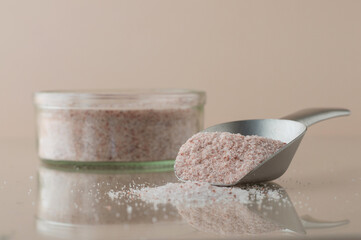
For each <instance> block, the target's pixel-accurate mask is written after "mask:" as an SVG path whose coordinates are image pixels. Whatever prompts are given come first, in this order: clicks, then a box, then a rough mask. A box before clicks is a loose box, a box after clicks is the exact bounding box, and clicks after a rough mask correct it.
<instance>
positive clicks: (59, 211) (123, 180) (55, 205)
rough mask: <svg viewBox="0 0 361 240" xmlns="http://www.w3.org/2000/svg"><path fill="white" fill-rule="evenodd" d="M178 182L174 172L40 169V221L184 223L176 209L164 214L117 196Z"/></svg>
mask: <svg viewBox="0 0 361 240" xmlns="http://www.w3.org/2000/svg"><path fill="white" fill-rule="evenodd" d="M169 181H176V179H175V177H174V173H173V172H163V173H159V172H158V173H138V174H115V173H113V174H104V173H84V172H77V171H60V170H56V169H51V168H47V167H44V166H42V167H41V168H40V169H39V198H38V214H37V217H38V219H39V220H41V221H47V222H52V223H62V224H71V225H74V224H76V225H98V224H118V223H129V224H131V223H152V222H154V221H155V220H156V221H165V220H167V221H174V220H175V219H180V217H179V215H178V214H177V210H176V209H175V207H172V206H170V205H165V206H164V208H162V209H161V211H159V210H158V211H156V210H155V209H154V208H152V206H149V205H147V204H145V203H143V202H142V201H141V200H133V199H129V197H128V196H122V195H119V194H118V195H117V192H118V191H121V192H124V191H126V190H127V189H129V187H137V186H138V187H139V186H146V185H150V186H153V185H158V184H164V183H165V182H169Z"/></svg>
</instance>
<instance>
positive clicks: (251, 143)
mask: <svg viewBox="0 0 361 240" xmlns="http://www.w3.org/2000/svg"><path fill="white" fill-rule="evenodd" d="M285 144H286V143H283V142H281V141H278V140H273V139H269V138H265V137H260V136H243V135H241V134H232V133H227V132H201V133H197V134H195V135H193V136H192V137H191V138H190V139H188V140H187V142H186V143H185V144H183V145H182V147H181V148H180V150H179V153H178V156H177V158H176V161H175V165H174V169H175V172H176V174H177V176H179V177H180V178H182V179H183V180H190V181H199V182H209V183H219V184H232V183H235V182H237V180H239V179H241V178H242V177H244V176H245V175H247V173H249V172H250V171H251V170H253V169H254V168H255V167H257V166H258V165H259V164H261V163H262V162H263V161H264V160H266V159H267V158H268V157H270V156H272V155H273V154H274V153H275V152H277V151H278V150H280V149H281V148H282V147H283V146H284V145H285Z"/></svg>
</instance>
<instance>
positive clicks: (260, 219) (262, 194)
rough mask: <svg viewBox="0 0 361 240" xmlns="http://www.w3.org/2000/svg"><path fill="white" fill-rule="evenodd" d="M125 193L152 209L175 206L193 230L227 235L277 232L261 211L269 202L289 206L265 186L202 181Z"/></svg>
mask: <svg viewBox="0 0 361 240" xmlns="http://www.w3.org/2000/svg"><path fill="white" fill-rule="evenodd" d="M129 193H130V194H132V195H134V196H137V198H139V199H141V200H142V201H144V202H146V203H149V204H154V205H155V208H157V207H156V206H158V205H162V204H170V205H172V206H175V207H176V208H177V210H178V213H179V214H180V215H181V216H182V217H183V219H185V220H186V221H187V222H188V223H189V224H190V225H192V226H193V227H195V228H196V229H198V230H200V231H203V232H209V233H216V234H221V235H227V236H234V235H239V234H260V233H266V232H272V231H276V230H281V229H283V227H282V226H281V225H280V224H279V223H277V221H275V220H274V219H272V218H268V217H266V216H264V208H266V207H267V206H269V204H270V203H272V204H273V205H279V204H281V205H285V206H289V204H291V203H290V202H289V200H288V199H287V198H284V197H285V196H284V194H283V191H282V189H277V188H276V189H274V187H273V185H266V184H264V185H250V186H244V188H239V187H216V186H212V185H210V184H209V183H205V182H185V183H167V184H165V185H163V186H159V187H144V188H139V189H133V190H131V191H129V192H128V194H129ZM284 202H285V203H287V204H283V203H284ZM253 205H255V206H256V208H254V207H252V206H253ZM249 206H251V207H249ZM280 208H282V207H280ZM286 208H287V207H286ZM252 209H253V210H252ZM255 209H256V210H255Z"/></svg>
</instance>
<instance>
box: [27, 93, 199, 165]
mask: <svg viewBox="0 0 361 240" xmlns="http://www.w3.org/2000/svg"><path fill="white" fill-rule="evenodd" d="M34 101H35V105H36V108H37V135H38V153H39V157H40V158H41V159H43V160H45V161H47V162H49V161H51V162H53V161H58V162H61V163H64V162H65V163H66V162H73V163H74V162H82V163H86V162H88V163H107V162H113V163H114V162H116V163H147V162H154V161H167V160H168V161H172V162H173V161H174V159H175V158H176V156H177V153H178V150H179V148H180V147H181V145H182V144H183V143H185V142H186V141H187V139H188V138H189V137H191V136H192V135H193V134H194V133H196V132H198V131H200V130H202V128H203V107H204V104H205V93H204V92H199V91H191V90H180V89H164V90H119V91H62V92H55V91H53V92H52V91H48V92H37V93H36V94H35V96H34Z"/></svg>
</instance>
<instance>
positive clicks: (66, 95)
mask: <svg viewBox="0 0 361 240" xmlns="http://www.w3.org/2000/svg"><path fill="white" fill-rule="evenodd" d="M161 101H163V102H165V101H168V102H169V103H170V102H172V103H173V104H176V103H179V104H180V105H183V106H188V107H189V106H196V105H204V104H205V92H204V91H198V90H190V89H112V90H107V89H104V90H59V91H55V90H54V91H39V92H36V93H35V94H34V104H35V105H36V106H37V107H40V108H111V109H113V108H124V107H126V106H127V105H128V106H129V105H132V104H133V105H134V103H139V102H143V103H144V102H148V104H149V103H154V104H155V103H157V102H158V103H159V102H161Z"/></svg>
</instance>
